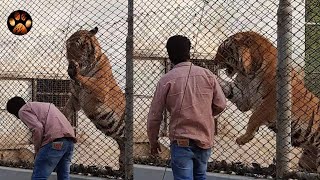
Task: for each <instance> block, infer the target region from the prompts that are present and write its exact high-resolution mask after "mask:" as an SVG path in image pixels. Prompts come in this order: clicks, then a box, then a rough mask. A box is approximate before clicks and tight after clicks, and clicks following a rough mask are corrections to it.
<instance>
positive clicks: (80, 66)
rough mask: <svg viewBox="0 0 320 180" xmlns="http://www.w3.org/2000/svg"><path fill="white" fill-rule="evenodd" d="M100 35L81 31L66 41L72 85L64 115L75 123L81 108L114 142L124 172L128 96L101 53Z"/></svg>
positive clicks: (94, 32) (95, 31)
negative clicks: (126, 98) (73, 119)
mask: <svg viewBox="0 0 320 180" xmlns="http://www.w3.org/2000/svg"><path fill="white" fill-rule="evenodd" d="M97 32H98V28H97V27H96V28H94V29H92V30H90V31H88V30H79V31H77V32H75V33H74V34H72V35H71V36H70V37H69V38H68V39H67V42H66V48H67V52H66V53H67V60H68V63H69V65H68V74H69V76H70V78H71V79H72V82H71V88H70V89H71V97H70V98H69V99H68V101H67V103H66V106H65V108H64V110H63V112H64V114H65V115H66V117H67V118H68V119H72V118H73V115H74V114H75V112H77V111H79V110H80V108H81V109H82V110H83V111H84V113H85V115H86V116H87V117H88V118H89V119H90V120H91V122H92V123H93V124H94V125H95V126H96V127H97V129H99V130H100V131H101V132H103V133H104V134H105V135H106V136H110V137H112V138H113V139H115V140H116V141H117V143H118V145H119V149H120V158H119V165H120V170H123V168H124V166H123V165H124V157H125V156H124V153H125V152H124V151H125V149H124V146H125V141H124V126H125V122H124V117H125V105H126V102H125V96H124V94H123V92H122V91H121V89H120V87H119V86H118V84H117V82H116V80H115V78H114V76H113V74H112V69H111V65H110V62H109V59H108V58H107V56H106V55H105V54H104V53H102V51H101V47H100V45H99V42H98V40H97V38H96V37H95V34H96V33H97Z"/></svg>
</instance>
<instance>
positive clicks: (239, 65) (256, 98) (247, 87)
mask: <svg viewBox="0 0 320 180" xmlns="http://www.w3.org/2000/svg"><path fill="white" fill-rule="evenodd" d="M272 47H273V46H272V44H271V43H270V42H269V41H268V40H267V39H266V38H264V37H262V36H261V35H259V34H257V33H255V32H240V33H237V34H234V35H232V36H230V37H229V38H227V39H226V40H225V41H223V43H222V44H221V45H220V46H219V47H218V51H217V54H216V57H215V59H214V64H215V66H216V68H217V69H218V70H225V74H226V75H227V76H228V77H229V78H231V79H232V80H231V82H227V81H225V80H224V79H222V78H221V77H218V78H219V81H220V82H221V86H222V89H223V90H224V93H225V94H226V97H227V98H228V99H229V100H230V101H231V102H233V103H235V104H236V106H237V108H238V109H239V110H240V111H242V112H245V111H248V110H251V109H253V108H255V107H257V106H259V104H260V103H261V102H262V99H263V98H264V96H265V95H267V92H268V91H269V90H266V84H268V82H266V81H264V79H265V78H266V77H265V76H266V74H272V73H273V72H275V70H271V71H270V68H272V65H271V64H270V62H271V63H273V64H274V61H275V60H276V59H275V56H276V54H270V53H274V49H273V48H272ZM272 75H273V74H272ZM269 78H271V79H272V78H273V77H269Z"/></svg>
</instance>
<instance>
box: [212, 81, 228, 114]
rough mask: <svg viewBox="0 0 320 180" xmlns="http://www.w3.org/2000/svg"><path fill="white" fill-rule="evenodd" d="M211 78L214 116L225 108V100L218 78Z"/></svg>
mask: <svg viewBox="0 0 320 180" xmlns="http://www.w3.org/2000/svg"><path fill="white" fill-rule="evenodd" d="M213 79H214V82H213V99H212V115H213V116H216V115H218V114H220V113H221V112H222V111H223V110H224V109H225V108H226V106H227V101H226V97H225V95H224V93H223V91H222V88H221V86H220V84H219V82H218V80H217V79H216V78H215V77H214V78H213Z"/></svg>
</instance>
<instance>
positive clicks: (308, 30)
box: [0, 0, 320, 177]
mask: <svg viewBox="0 0 320 180" xmlns="http://www.w3.org/2000/svg"><path fill="white" fill-rule="evenodd" d="M131 5H132V1H124V0H123V1H102V0H101V1H100V0H98V1H84V0H81V1H74V0H67V1H60V0H52V1H51V0H50V1H40V0H29V1H28V0H27V1H25V2H20V1H5V2H3V3H2V4H1V6H0V12H1V13H0V14H1V19H3V20H6V19H7V18H8V16H9V15H10V13H11V12H13V11H15V10H19V9H21V10H24V11H26V12H28V13H29V14H30V15H31V17H32V20H33V26H32V29H31V31H30V32H29V33H28V34H26V35H23V36H17V35H13V34H12V33H11V32H10V31H9V29H8V27H7V26H6V23H4V22H3V23H2V24H1V25H0V29H1V33H0V38H1V49H0V54H1V56H0V57H1V61H0V62H1V64H2V69H1V70H2V71H1V74H0V77H1V83H0V85H1V88H0V91H1V92H2V99H1V103H2V108H1V109H2V110H1V115H2V116H1V117H2V118H1V129H0V132H1V138H0V142H1V147H2V149H0V153H1V163H2V165H6V166H13V165H15V166H17V167H23V168H32V162H33V153H34V150H33V146H32V144H31V142H30V133H29V131H28V129H27V128H26V126H24V125H23V124H22V122H20V121H18V120H17V119H15V118H14V117H13V116H11V115H9V114H8V113H7V112H6V110H5V104H6V101H7V100H8V99H9V98H11V97H12V96H15V95H19V96H22V97H23V98H25V99H26V100H32V101H45V102H51V103H54V104H55V105H56V106H58V107H60V108H61V109H62V110H64V108H65V107H66V106H67V105H68V103H67V102H68V100H69V101H70V99H71V98H72V97H73V95H75V94H77V93H75V92H78V91H81V93H80V94H81V95H79V96H77V97H79V100H78V101H75V102H76V104H77V103H78V105H80V109H79V111H78V110H74V111H73V113H72V115H76V116H75V118H74V117H73V118H69V120H70V122H71V123H72V125H73V126H74V127H75V130H76V135H77V138H78V143H77V144H76V147H75V152H74V157H73V160H72V168H71V170H72V172H73V173H82V174H85V175H89V174H90V175H93V176H104V177H111V176H114V177H117V176H123V175H124V172H125V171H123V169H122V170H120V171H118V170H119V168H120V169H121V167H123V166H121V164H122V165H123V163H124V164H125V165H127V166H125V167H126V169H127V170H128V168H129V171H130V166H131V164H130V157H133V159H134V162H135V163H138V164H148V165H157V166H170V163H169V160H170V156H169V154H170V153H169V149H170V146H169V144H170V142H169V139H168V125H169V122H170V116H169V113H168V112H165V116H164V117H165V118H164V121H163V123H162V126H161V132H160V138H159V141H160V143H161V148H162V153H161V154H160V157H159V158H156V159H154V158H150V157H149V143H148V138H147V134H146V121H147V114H148V111H149V107H150V103H151V101H152V97H153V93H154V91H155V87H156V84H157V82H158V81H159V79H160V78H161V76H162V75H163V74H165V73H166V72H168V71H169V70H170V69H171V68H172V65H171V64H170V61H169V59H168V56H167V52H166V49H165V44H166V41H167V40H168V38H169V37H170V36H172V35H176V34H180V35H184V36H187V37H189V39H190V40H191V43H192V50H191V60H192V62H193V63H194V64H196V65H199V66H203V67H206V68H208V69H210V70H212V71H213V72H214V73H216V74H217V75H218V76H219V77H220V78H221V79H222V81H223V82H224V84H225V86H223V88H224V90H225V92H226V93H227V95H230V94H228V93H230V91H228V89H230V87H232V88H231V89H233V90H231V94H232V96H233V97H231V96H229V101H228V106H227V108H226V110H225V111H224V112H223V113H222V114H221V115H219V116H218V117H216V120H217V134H216V136H215V145H214V147H213V151H212V152H213V153H212V155H211V158H210V160H209V166H208V171H210V172H223V173H233V174H240V175H246V176H259V177H274V176H275V173H276V166H275V163H276V160H277V159H276V144H277V143H276V132H277V129H278V128H277V126H276V119H277V111H278V112H279V111H280V109H281V107H283V106H282V104H277V102H278V103H279V102H281V101H280V100H279V96H278V95H277V93H276V92H277V91H276V90H277V88H279V89H281V88H282V86H281V85H279V84H278V85H277V82H279V81H278V80H279V79H280V78H281V75H280V74H277V73H279V70H278V69H277V65H278V64H277V63H278V62H277V58H278V56H277V49H276V48H277V47H279V46H280V45H279V44H277V43H279V42H281V39H280V38H279V37H277V35H279V34H277V32H278V31H277V30H278V26H277V20H278V15H280V14H281V13H280V12H278V9H279V1H277V0H264V1H256V0H241V1H240V0H239V1H229V0H216V1H202V0H187V1H182V0H174V1H167V0H159V1H151V0H139V1H134V2H133V8H132V6H131ZM291 7H292V26H291V27H289V30H290V31H287V32H288V33H289V36H284V37H292V40H291V42H292V43H291V44H289V46H288V47H289V48H291V49H292V54H291V55H290V56H283V57H284V59H285V60H288V57H289V60H290V61H289V62H288V64H290V68H291V67H292V69H290V72H291V74H290V77H292V78H290V79H289V80H288V81H290V83H289V84H291V85H292V86H291V87H289V90H284V91H287V92H291V95H290V94H289V96H291V97H292V98H289V101H290V102H291V106H292V111H290V112H291V117H290V118H289V119H290V122H291V121H292V123H291V124H292V127H294V128H293V129H292V135H293V136H292V137H293V138H292V139H291V140H292V142H295V143H298V144H299V143H300V144H299V145H300V147H291V146H290V147H289V149H290V152H289V154H288V155H287V156H288V157H289V159H290V160H289V161H288V162H289V169H290V170H291V171H293V172H296V171H298V170H299V171H309V172H310V171H311V172H316V169H317V167H316V166H317V164H316V161H315V159H316V158H317V156H316V153H315V151H316V150H317V148H316V147H315V146H312V145H311V144H312V143H314V144H315V143H316V140H318V139H317V138H318V136H317V126H318V125H317V123H318V120H319V117H320V116H319V112H318V106H319V100H318V98H317V96H319V90H318V89H317V88H318V82H319V78H318V73H319V68H320V67H319V57H320V56H319V53H318V49H319V48H318V47H320V45H319V42H320V41H319V37H320V34H319V32H320V31H319V23H320V22H319V20H320V14H319V7H320V4H319V2H318V1H316V0H307V1H298V0H294V1H291ZM128 9H129V11H128ZM130 10H131V11H130ZM132 10H133V12H132ZM130 12H131V13H133V14H132V15H131V13H130ZM285 16H287V14H285ZM132 18H133V22H132V21H131V19H132ZM130 22H132V23H133V24H132V25H133V26H131V23H130ZM284 22H287V21H281V20H279V22H278V25H281V23H284ZM94 27H98V32H97V34H96V35H95V37H96V38H97V40H98V42H99V44H100V45H99V46H100V47H101V49H102V52H103V53H104V54H105V55H106V57H107V58H108V59H109V61H110V65H107V66H108V67H111V70H112V73H110V71H108V72H105V73H102V74H101V73H100V74H101V76H103V77H106V78H105V79H104V80H105V81H103V80H101V81H97V82H95V83H93V84H94V85H97V86H99V84H103V83H105V84H104V85H102V86H99V88H100V87H102V89H100V90H99V91H100V92H102V93H101V94H102V95H103V98H102V99H99V101H97V100H96V98H97V97H95V96H92V94H90V93H88V92H89V91H90V88H87V87H86V86H85V85H83V84H86V83H85V82H80V84H81V83H82V86H77V82H76V81H73V80H71V79H70V77H69V75H68V73H67V70H68V64H69V60H70V58H69V59H68V58H67V52H66V47H67V43H66V42H67V39H68V38H70V36H71V35H72V34H74V33H75V32H77V31H78V30H80V29H84V30H91V29H93V28H94ZM128 27H129V28H128ZM131 28H133V31H131V32H130V29H131ZM131 30H132V29H131ZM247 31H252V32H254V33H244V32H247ZM239 32H243V33H242V34H241V33H240V34H239ZM130 33H133V39H131V38H132V36H131V34H130ZM278 33H279V32H278ZM286 35H288V34H286ZM231 36H232V37H231ZM131 40H132V41H131ZM277 40H278V41H277ZM132 42H133V44H132ZM95 45H96V46H98V45H97V44H95ZM131 45H133V47H132V48H131ZM219 46H221V51H218V47H219ZM288 47H287V48H288ZM83 52H84V51H82V52H80V51H79V52H78V53H79V54H81V53H83ZM88 52H89V51H88ZM131 53H133V54H131ZM246 53H247V54H246ZM218 54H220V55H221V56H220V58H218V56H217V55H218ZM289 54H290V52H289ZM131 55H133V57H132V58H131ZM74 56H76V53H75V54H74ZM88 57H89V55H88ZM101 57H102V56H97V57H96V60H97V61H102V60H104V59H103V58H102V59H101ZM126 59H127V62H130V63H133V72H132V71H131V70H130V67H131V66H130V63H129V64H126ZM132 59H133V61H131V60H132ZM98 64H99V63H91V64H90V63H87V64H86V63H84V62H83V63H82V64H81V63H80V65H81V66H83V67H82V68H84V69H83V70H82V71H81V74H82V75H84V76H90V77H94V78H98V77H96V76H95V75H96V74H95V73H96V72H97V71H99V68H97V66H99V65H98ZM86 65H87V67H84V66H86ZM90 68H92V69H95V68H96V69H95V70H94V71H91V70H92V69H90ZM288 68H289V67H288ZM88 71H89V73H88ZM132 73H133V84H130V83H128V82H130V80H131V79H132V77H129V76H130V75H131V74H132ZM291 75H292V76H291ZM78 83H79V82H78ZM110 84H111V85H110ZM131 85H132V86H133V97H131V95H132V94H131V93H132V91H130V87H131ZM108 88H109V89H111V90H110V91H107V90H105V89H108ZM117 88H118V89H119V90H120V91H119V90H118V91H116V90H114V89H117ZM306 88H307V89H308V90H310V92H308V91H307V90H306ZM113 90H114V91H116V92H114V91H113ZM227 91H228V92H227ZM103 92H106V93H105V94H104V93H103ZM93 94H94V93H93ZM101 94H100V93H98V95H101ZM110 94H111V95H110ZM287 94H288V93H287ZM98 95H97V96H98ZM124 95H126V98H127V99H124ZM277 96H278V97H277ZM131 98H133V138H130V136H128V134H127V136H126V135H125V134H126V133H124V134H122V135H121V133H120V135H119V134H117V135H116V136H115V135H114V134H110V133H107V131H108V130H106V126H104V127H102V126H101V124H100V125H99V123H98V124H97V121H96V119H95V118H97V117H99V118H101V117H102V116H103V115H104V114H103V113H106V109H108V110H109V109H111V112H113V113H114V112H115V114H117V115H115V116H114V118H111V120H112V121H115V122H117V123H118V122H120V121H121V122H122V124H124V121H125V120H130V117H131V116H130V112H132V111H131V110H132V109H131V108H130V107H131V105H132V104H131V103H130V99H131ZM87 106H89V107H90V108H92V109H90V108H88V107H87ZM125 106H126V107H127V109H125V108H124V107H125ZM95 110H96V111H95ZM108 110H107V111H108ZM285 110H286V109H285ZM93 111H94V112H97V113H96V114H95V115H94V116H90V115H91V114H90V112H93ZM125 111H126V112H127V116H126V118H125V116H124V112H125ZM113 113H112V114H113ZM278 114H279V113H278ZM104 118H106V117H104ZM100 120H101V119H100ZM127 122H129V123H127V124H126V127H125V128H123V127H122V126H121V128H122V130H119V131H121V132H125V131H126V132H129V133H130V127H131V124H130V121H127ZM310 124H311V125H310ZM117 128H118V129H119V128H120V126H118V127H117ZM250 128H251V132H250V130H249V129H250ZM252 128H253V130H252ZM109 129H110V127H109ZM111 129H112V128H111ZM310 129H311V130H310ZM255 131H257V132H256V133H254V132H255ZM245 132H247V133H245ZM244 134H245V135H246V136H242V135H244ZM123 136H126V138H124V137H123ZM239 137H241V138H239ZM131 140H133V144H131V143H130V142H131ZM123 141H126V142H127V143H126V146H124V145H123V146H121V142H123ZM312 141H315V142H312ZM304 142H306V143H304ZM307 142H308V143H307ZM239 144H244V145H239ZM129 145H130V146H131V145H133V152H131V151H130V147H128V146H129ZM305 145H306V146H305ZM302 146H303V147H304V149H302ZM303 150H304V152H305V153H304V154H303V155H302V156H301V154H302V151H303ZM287 156H286V157H287ZM121 157H127V159H122V158H121ZM299 158H300V164H302V165H303V167H302V169H301V167H299V165H298V161H299ZM278 160H279V158H278ZM121 162H122V163H121ZM306 167H307V168H306ZM127 172H128V171H127ZM164 173H165V172H164ZM128 176H130V173H129V175H128Z"/></svg>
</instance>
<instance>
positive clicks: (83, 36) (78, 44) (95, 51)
mask: <svg viewBox="0 0 320 180" xmlns="http://www.w3.org/2000/svg"><path fill="white" fill-rule="evenodd" d="M97 32H98V28H97V27H95V28H94V29H92V30H90V31H88V30H79V31H77V32H75V33H74V34H72V35H71V36H70V37H69V38H68V39H67V42H66V47H67V59H68V62H69V63H70V61H73V62H76V63H77V64H78V65H79V67H80V70H81V71H85V70H86V69H87V68H88V67H90V65H93V64H95V62H96V61H97V59H98V57H99V56H101V54H102V52H101V47H100V45H99V43H98V40H97V38H96V37H95V34H96V33H97Z"/></svg>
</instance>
